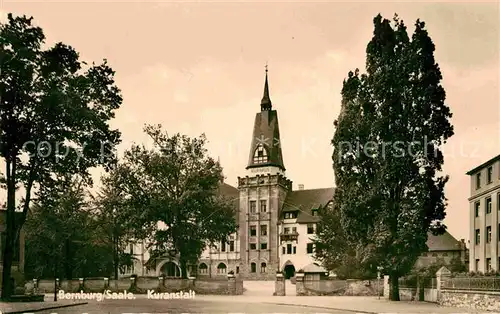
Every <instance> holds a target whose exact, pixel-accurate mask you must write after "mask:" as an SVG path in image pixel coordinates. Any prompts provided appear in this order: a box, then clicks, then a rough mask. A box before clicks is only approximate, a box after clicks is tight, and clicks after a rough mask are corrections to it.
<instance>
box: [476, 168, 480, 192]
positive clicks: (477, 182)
mask: <svg viewBox="0 0 500 314" xmlns="http://www.w3.org/2000/svg"><path fill="white" fill-rule="evenodd" d="M479 188H481V172H479V173H477V174H476V189H479Z"/></svg>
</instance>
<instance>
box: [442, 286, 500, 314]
mask: <svg viewBox="0 0 500 314" xmlns="http://www.w3.org/2000/svg"><path fill="white" fill-rule="evenodd" d="M439 304H440V305H443V306H452V307H459V308H468V309H476V310H479V311H493V312H498V311H500V292H496V291H461V290H448V289H442V290H441V294H440V298H439Z"/></svg>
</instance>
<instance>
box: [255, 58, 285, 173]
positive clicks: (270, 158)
mask: <svg viewBox="0 0 500 314" xmlns="http://www.w3.org/2000/svg"><path fill="white" fill-rule="evenodd" d="M267 166H275V167H278V168H280V169H281V170H283V171H285V165H284V163H283V155H282V153H281V142H280V131H279V124H278V113H277V112H276V110H272V109H271V99H270V97H269V84H268V81H267V66H266V82H265V84H264V97H263V98H262V101H261V111H260V112H258V113H257V114H256V115H255V122H254V126H253V134H252V143H251V146H250V156H249V159H248V166H247V169H250V168H257V167H267Z"/></svg>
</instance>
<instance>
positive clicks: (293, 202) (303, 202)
mask: <svg viewBox="0 0 500 314" xmlns="http://www.w3.org/2000/svg"><path fill="white" fill-rule="evenodd" d="M333 191H334V188H323V189H311V190H297V191H292V192H290V193H288V195H287V196H286V199H285V203H284V204H283V208H282V212H291V211H298V213H297V223H309V222H318V221H319V217H318V216H313V215H312V210H313V209H318V208H320V207H324V206H325V205H326V204H328V202H330V201H331V200H332V199H333Z"/></svg>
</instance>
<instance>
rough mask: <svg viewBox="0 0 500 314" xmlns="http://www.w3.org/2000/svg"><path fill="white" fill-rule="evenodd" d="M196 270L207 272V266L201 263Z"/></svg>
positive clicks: (202, 272) (201, 272) (203, 273)
mask: <svg viewBox="0 0 500 314" xmlns="http://www.w3.org/2000/svg"><path fill="white" fill-rule="evenodd" d="M198 271H199V272H200V274H202V275H205V274H208V266H207V264H205V263H201V264H200V266H199V267H198Z"/></svg>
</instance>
